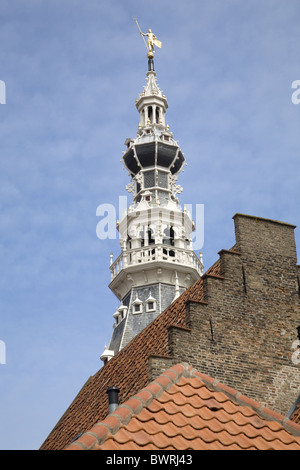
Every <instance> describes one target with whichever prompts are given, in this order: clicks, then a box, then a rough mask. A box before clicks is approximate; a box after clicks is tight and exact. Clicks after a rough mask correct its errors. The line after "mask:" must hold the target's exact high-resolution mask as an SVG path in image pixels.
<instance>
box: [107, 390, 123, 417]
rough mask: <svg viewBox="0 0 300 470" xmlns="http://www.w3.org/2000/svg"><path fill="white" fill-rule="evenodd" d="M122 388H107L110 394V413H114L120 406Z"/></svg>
mask: <svg viewBox="0 0 300 470" xmlns="http://www.w3.org/2000/svg"><path fill="white" fill-rule="evenodd" d="M119 392H120V390H119V389H118V387H109V388H108V389H107V390H106V393H107V395H108V407H109V413H113V411H115V409H116V408H117V407H118V406H119V397H118V394H119Z"/></svg>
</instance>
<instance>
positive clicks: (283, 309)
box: [156, 214, 300, 414]
mask: <svg viewBox="0 0 300 470" xmlns="http://www.w3.org/2000/svg"><path fill="white" fill-rule="evenodd" d="M234 224H235V235H236V245H235V246H234V250H230V251H228V250H222V251H221V252H220V253H219V256H220V273H219V274H216V275H204V276H203V292H204V300H203V302H191V301H190V302H188V303H187V304H186V325H187V329H181V328H177V327H176V328H175V327H174V328H173V327H172V328H170V329H169V341H168V346H169V351H168V353H169V357H170V358H172V360H173V363H177V362H182V361H185V362H188V363H189V364H191V365H193V366H195V367H196V368H197V369H198V370H199V371H201V372H204V373H206V374H208V375H210V376H212V377H215V378H216V379H218V380H219V381H221V382H223V383H224V384H226V385H228V386H231V387H233V388H235V389H237V390H238V391H240V392H241V393H243V394H245V395H247V396H248V397H250V398H253V399H255V400H257V401H259V402H261V403H263V404H265V405H266V406H268V407H270V408H272V409H274V410H276V411H278V412H280V413H283V414H286V413H287V412H288V411H289V409H290V408H291V406H292V405H293V403H294V402H295V400H296V399H297V397H298V395H299V393H300V365H299V364H295V363H293V360H292V355H293V352H294V350H293V344H294V342H295V341H297V339H298V332H297V327H298V326H300V302H299V301H300V298H299V266H297V255H296V246H295V240H294V229H295V227H294V226H292V225H289V224H285V223H281V222H277V221H271V220H266V219H261V218H256V217H251V216H245V215H242V214H236V215H235V216H234ZM156 369H158V368H156ZM157 373H158V370H156V374H157Z"/></svg>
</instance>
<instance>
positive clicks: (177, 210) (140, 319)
mask: <svg viewBox="0 0 300 470" xmlns="http://www.w3.org/2000/svg"><path fill="white" fill-rule="evenodd" d="M149 31H150V30H149ZM148 43H149V37H148ZM136 107H137V110H138V112H139V115H140V122H139V125H138V131H137V136H136V138H135V139H126V141H125V145H126V150H125V152H124V154H123V157H122V160H123V163H124V167H125V168H126V169H127V170H128V173H129V176H130V178H131V182H130V183H129V184H128V185H127V187H126V189H127V190H128V191H129V192H130V193H132V195H133V202H132V204H131V205H130V206H129V208H128V212H127V213H125V214H124V215H123V218H122V220H121V221H120V223H119V224H118V230H119V232H120V243H121V254H120V255H119V257H118V258H117V259H116V260H115V261H113V259H112V258H111V265H110V271H111V282H110V285H109V287H110V289H111V290H112V291H113V292H114V293H115V295H116V296H117V298H118V299H119V301H120V303H121V305H120V307H119V308H118V309H117V311H116V312H115V314H114V315H113V317H114V318H115V323H114V331H113V334H112V338H111V341H110V345H109V348H108V349H107V348H106V351H108V353H109V354H105V351H104V353H103V354H102V356H101V359H102V360H103V361H104V362H106V360H109V359H110V358H111V357H112V353H114V354H116V353H117V352H118V351H119V350H120V349H122V348H123V347H124V346H125V345H126V344H127V343H128V342H129V341H131V339H133V337H134V336H136V335H137V334H138V333H139V332H140V331H141V330H142V329H143V328H145V327H146V326H147V325H148V324H149V323H150V322H151V321H153V320H154V318H156V317H157V315H159V314H160V313H161V312H162V311H163V310H165V309H166V308H167V307H168V306H169V305H170V304H171V303H172V302H173V301H174V300H175V299H176V298H177V297H178V296H179V295H180V294H181V293H182V292H184V290H185V289H187V288H188V287H190V285H191V284H193V283H194V282H195V281H196V280H197V279H198V278H199V277H200V276H201V275H202V273H203V265H202V260H199V259H198V257H197V256H196V254H195V253H194V252H193V248H192V241H191V233H192V232H193V230H194V228H195V227H194V225H193V222H192V220H191V217H190V215H189V214H188V213H187V212H186V211H185V209H184V210H182V209H181V207H180V205H179V200H178V197H177V194H179V193H180V192H181V191H182V188H181V187H180V186H179V185H178V184H177V178H178V175H179V173H180V171H181V170H182V169H183V166H184V165H185V158H184V155H183V153H182V151H181V149H180V147H179V145H178V143H177V141H175V140H174V138H173V134H172V132H171V131H170V129H169V126H168V125H167V124H166V122H165V114H166V111H167V108H168V103H167V99H166V97H165V95H164V94H163V93H162V91H161V90H160V88H159V86H158V84H157V80H156V72H155V70H154V62H153V52H152V50H150V51H149V52H148V72H147V74H146V85H145V86H144V89H143V91H142V93H141V94H140V95H139V96H138V98H137V100H136Z"/></svg>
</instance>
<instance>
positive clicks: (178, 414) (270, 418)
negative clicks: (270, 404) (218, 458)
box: [67, 364, 300, 450]
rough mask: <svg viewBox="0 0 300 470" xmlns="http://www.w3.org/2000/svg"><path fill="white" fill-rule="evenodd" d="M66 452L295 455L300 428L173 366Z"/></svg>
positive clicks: (192, 371) (186, 368) (205, 378)
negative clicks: (287, 452) (284, 452)
mask: <svg viewBox="0 0 300 470" xmlns="http://www.w3.org/2000/svg"><path fill="white" fill-rule="evenodd" d="M67 449H68V450H83V449H84V450H87V449H88V450H167V449H169V450H204V449H206V450H250V449H253V450H300V425H298V424H295V423H292V422H291V421H288V420H287V419H285V418H284V417H283V416H281V415H279V414H278V413H275V412H273V411H271V410H269V409H267V408H265V407H264V406H263V405H260V404H259V403H257V402H255V401H253V400H250V399H248V398H246V397H245V396H243V395H241V394H239V393H238V392H237V391H236V390H233V389H232V388H229V387H226V386H224V385H222V384H220V383H218V382H217V381H215V380H214V379H212V378H210V377H208V376H206V375H204V374H201V373H199V372H197V371H196V370H195V369H193V368H192V367H191V366H188V365H186V364H178V365H176V366H173V367H172V368H170V369H169V370H168V371H166V372H165V373H163V374H162V375H161V376H160V377H158V378H157V379H156V380H154V381H153V382H152V383H151V384H150V385H148V386H147V387H145V388H144V389H143V390H141V391H140V392H138V393H137V394H136V395H135V396H133V397H132V398H130V399H129V400H127V401H126V402H125V403H124V404H123V405H120V406H119V407H118V408H117V409H116V410H115V411H114V412H113V413H111V414H110V415H109V416H108V417H107V418H106V419H105V420H104V421H102V422H99V423H97V424H96V425H94V426H93V427H92V428H91V429H90V430H89V431H88V432H86V433H85V434H83V435H82V436H81V437H80V438H79V439H78V440H76V441H75V442H73V443H72V444H71V445H70V446H68V448H67Z"/></svg>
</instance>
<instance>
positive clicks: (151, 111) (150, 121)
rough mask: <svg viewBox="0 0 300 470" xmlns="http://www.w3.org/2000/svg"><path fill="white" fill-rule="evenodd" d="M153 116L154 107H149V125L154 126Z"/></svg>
mask: <svg viewBox="0 0 300 470" xmlns="http://www.w3.org/2000/svg"><path fill="white" fill-rule="evenodd" d="M152 115H153V110H152V106H148V123H147V124H152Z"/></svg>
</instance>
